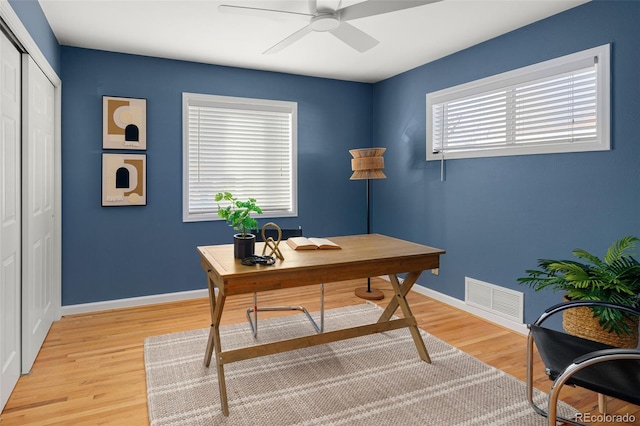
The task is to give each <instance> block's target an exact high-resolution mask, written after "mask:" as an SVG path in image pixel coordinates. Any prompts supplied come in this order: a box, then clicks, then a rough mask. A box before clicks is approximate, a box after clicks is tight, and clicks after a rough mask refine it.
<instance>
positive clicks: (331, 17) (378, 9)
mask: <svg viewBox="0 0 640 426" xmlns="http://www.w3.org/2000/svg"><path fill="white" fill-rule="evenodd" d="M438 1H441V0H386V1H383V0H368V1H363V2H361V3H356V4H352V5H351V6H346V7H343V8H337V9H335V10H332V9H329V8H324V7H323V8H319V7H318V2H317V0H316V8H315V12H314V13H312V14H310V13H300V12H293V11H286V10H274V9H262V8H257V7H245V6H235V5H226V4H222V5H220V6H218V10H219V11H221V12H229V13H240V14H245V15H255V16H263V17H266V18H269V17H271V18H290V19H298V20H304V21H307V22H308V24H307V25H306V26H304V27H302V28H301V29H299V30H298V31H296V32H294V33H293V34H291V35H290V36H288V37H286V38H285V39H284V40H282V41H280V42H278V43H276V44H275V45H273V46H272V47H270V48H269V49H267V50H265V51H264V52H262V53H263V54H270V53H277V52H279V51H281V50H282V49H284V48H285V47H287V46H290V45H291V44H293V43H295V42H296V41H298V40H300V39H301V38H303V37H304V36H306V35H307V34H309V33H311V32H312V31H317V32H328V33H331V34H332V35H334V36H335V37H336V38H338V39H339V40H341V41H343V42H344V43H346V44H347V45H349V46H351V47H352V48H354V49H355V50H357V51H358V52H366V51H367V50H369V49H371V48H372V47H374V46H375V45H377V44H378V40H376V39H375V38H373V37H371V36H370V35H369V34H367V33H365V32H364V31H362V30H359V29H358V28H356V27H354V26H353V25H351V24H349V23H348V22H347V21H350V20H352V19H359V18H366V17H369V16H375V15H382V14H384V13H390V12H395V11H398V10H404V9H409V8H412V7H417V6H423V5H425V4H429V3H435V2H438Z"/></svg>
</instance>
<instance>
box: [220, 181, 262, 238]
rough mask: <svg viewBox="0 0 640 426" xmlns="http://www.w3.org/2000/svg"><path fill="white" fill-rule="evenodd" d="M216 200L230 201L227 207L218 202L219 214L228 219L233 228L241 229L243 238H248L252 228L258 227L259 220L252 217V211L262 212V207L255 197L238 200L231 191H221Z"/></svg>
mask: <svg viewBox="0 0 640 426" xmlns="http://www.w3.org/2000/svg"><path fill="white" fill-rule="evenodd" d="M215 200H216V202H220V201H223V200H224V201H228V202H229V203H230V204H229V205H228V206H226V207H222V206H221V205H220V204H218V216H219V217H221V218H223V219H224V220H226V221H227V223H228V224H229V225H230V226H231V227H233V229H235V230H236V231H240V233H241V234H242V238H246V237H247V234H248V233H249V232H250V231H251V230H252V229H258V221H257V220H255V219H254V218H252V217H251V213H257V214H262V209H261V208H260V207H258V206H257V205H256V199H255V198H249V200H247V201H238V199H237V198H236V197H234V196H233V194H231V193H230V192H219V193H217V194H216V197H215Z"/></svg>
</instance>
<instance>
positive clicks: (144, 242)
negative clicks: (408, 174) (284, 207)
mask: <svg viewBox="0 0 640 426" xmlns="http://www.w3.org/2000/svg"><path fill="white" fill-rule="evenodd" d="M62 80H63V85H64V93H63V101H62V117H63V123H62V135H63V142H62V188H63V194H62V213H63V216H62V227H63V241H62V244H63V245H62V250H63V261H62V279H63V291H62V304H63V305H71V304H78V303H86V302H94V301H103V300H111V299H119V298H126V297H134V296H143V295H150V294H161V293H168V292H177V291H184V290H192V289H201V288H206V279H205V275H204V272H203V271H202V269H201V268H200V264H199V257H198V255H197V252H196V246H198V245H208V244H223V243H224V244H227V243H231V239H232V235H233V232H234V231H233V230H232V229H231V228H230V227H229V226H227V225H226V224H225V223H224V222H222V221H216V222H198V223H183V222H182V92H195V93H209V94H219V95H227V96H242V97H251V98H265V99H277V100H286V101H295V102H298V184H299V208H298V213H299V214H298V217H297V218H286V219H285V218H279V219H277V220H275V221H276V222H277V223H278V224H280V225H281V226H283V227H296V226H298V225H301V226H302V227H303V229H304V231H305V234H307V235H316V236H328V235H344V234H352V233H364V232H366V225H365V223H364V218H365V204H366V203H365V192H364V186H362V185H358V182H350V181H349V176H350V175H351V165H350V158H351V156H350V155H349V152H348V150H349V149H350V148H356V147H366V146H369V145H370V143H371V139H372V133H371V132H372V128H373V124H372V114H371V105H372V86H371V85H369V84H361V83H350V82H344V81H338V80H328V79H319V78H311V77H302V76H295V75H287V74H280V73H271V72H263V71H253V70H246V69H237V68H229V67H221V66H213V65H204V64H197V63H189V62H181V61H172V60H166V59H158V58H151V57H143V56H134V55H126V54H117V53H109V52H103V51H95V50H87V49H79V48H72V47H63V48H62ZM103 95H108V96H126V97H134V98H146V99H147V140H148V142H147V151H146V154H147V189H148V191H147V192H148V194H147V205H146V206H144V207H140V206H135V207H107V208H105V207H101V193H100V191H101V167H102V166H101V164H102V163H101V155H102V152H104V151H103V150H102V136H101V135H102V118H101V117H102V96H103ZM359 183H362V182H359ZM256 198H258V201H260V200H259V198H260V197H259V194H256ZM265 219H266V218H265ZM265 219H262V218H261V219H260V220H259V223H266V220H265Z"/></svg>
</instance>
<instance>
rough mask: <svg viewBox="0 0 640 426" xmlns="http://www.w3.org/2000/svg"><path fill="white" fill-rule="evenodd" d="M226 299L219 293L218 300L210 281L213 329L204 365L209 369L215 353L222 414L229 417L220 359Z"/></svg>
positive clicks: (225, 385)
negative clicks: (222, 322)
mask: <svg viewBox="0 0 640 426" xmlns="http://www.w3.org/2000/svg"><path fill="white" fill-rule="evenodd" d="M225 299H226V297H225V295H224V294H222V293H219V294H218V298H217V300H216V294H215V288H214V284H213V281H211V279H209V306H210V308H211V328H210V329H209V340H208V341H207V349H206V351H205V355H204V365H205V366H206V367H209V365H210V364H211V356H212V355H213V353H214V352H215V357H216V372H217V374H218V390H219V392H220V405H221V407H222V414H223V415H224V416H228V415H229V401H228V399H227V383H226V381H225V378H224V365H223V364H222V361H221V359H220V352H222V345H221V343H220V319H221V318H222V310H223V308H224V301H225Z"/></svg>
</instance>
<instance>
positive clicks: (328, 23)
mask: <svg viewBox="0 0 640 426" xmlns="http://www.w3.org/2000/svg"><path fill="white" fill-rule="evenodd" d="M309 26H310V27H311V29H312V30H313V31H317V32H325V31H331V30H335V29H336V28H338V27H339V26H340V19H339V18H338V16H337V15H336V14H335V13H321V14H319V15H316V16H314V17H313V18H311V23H310V24H309Z"/></svg>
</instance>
